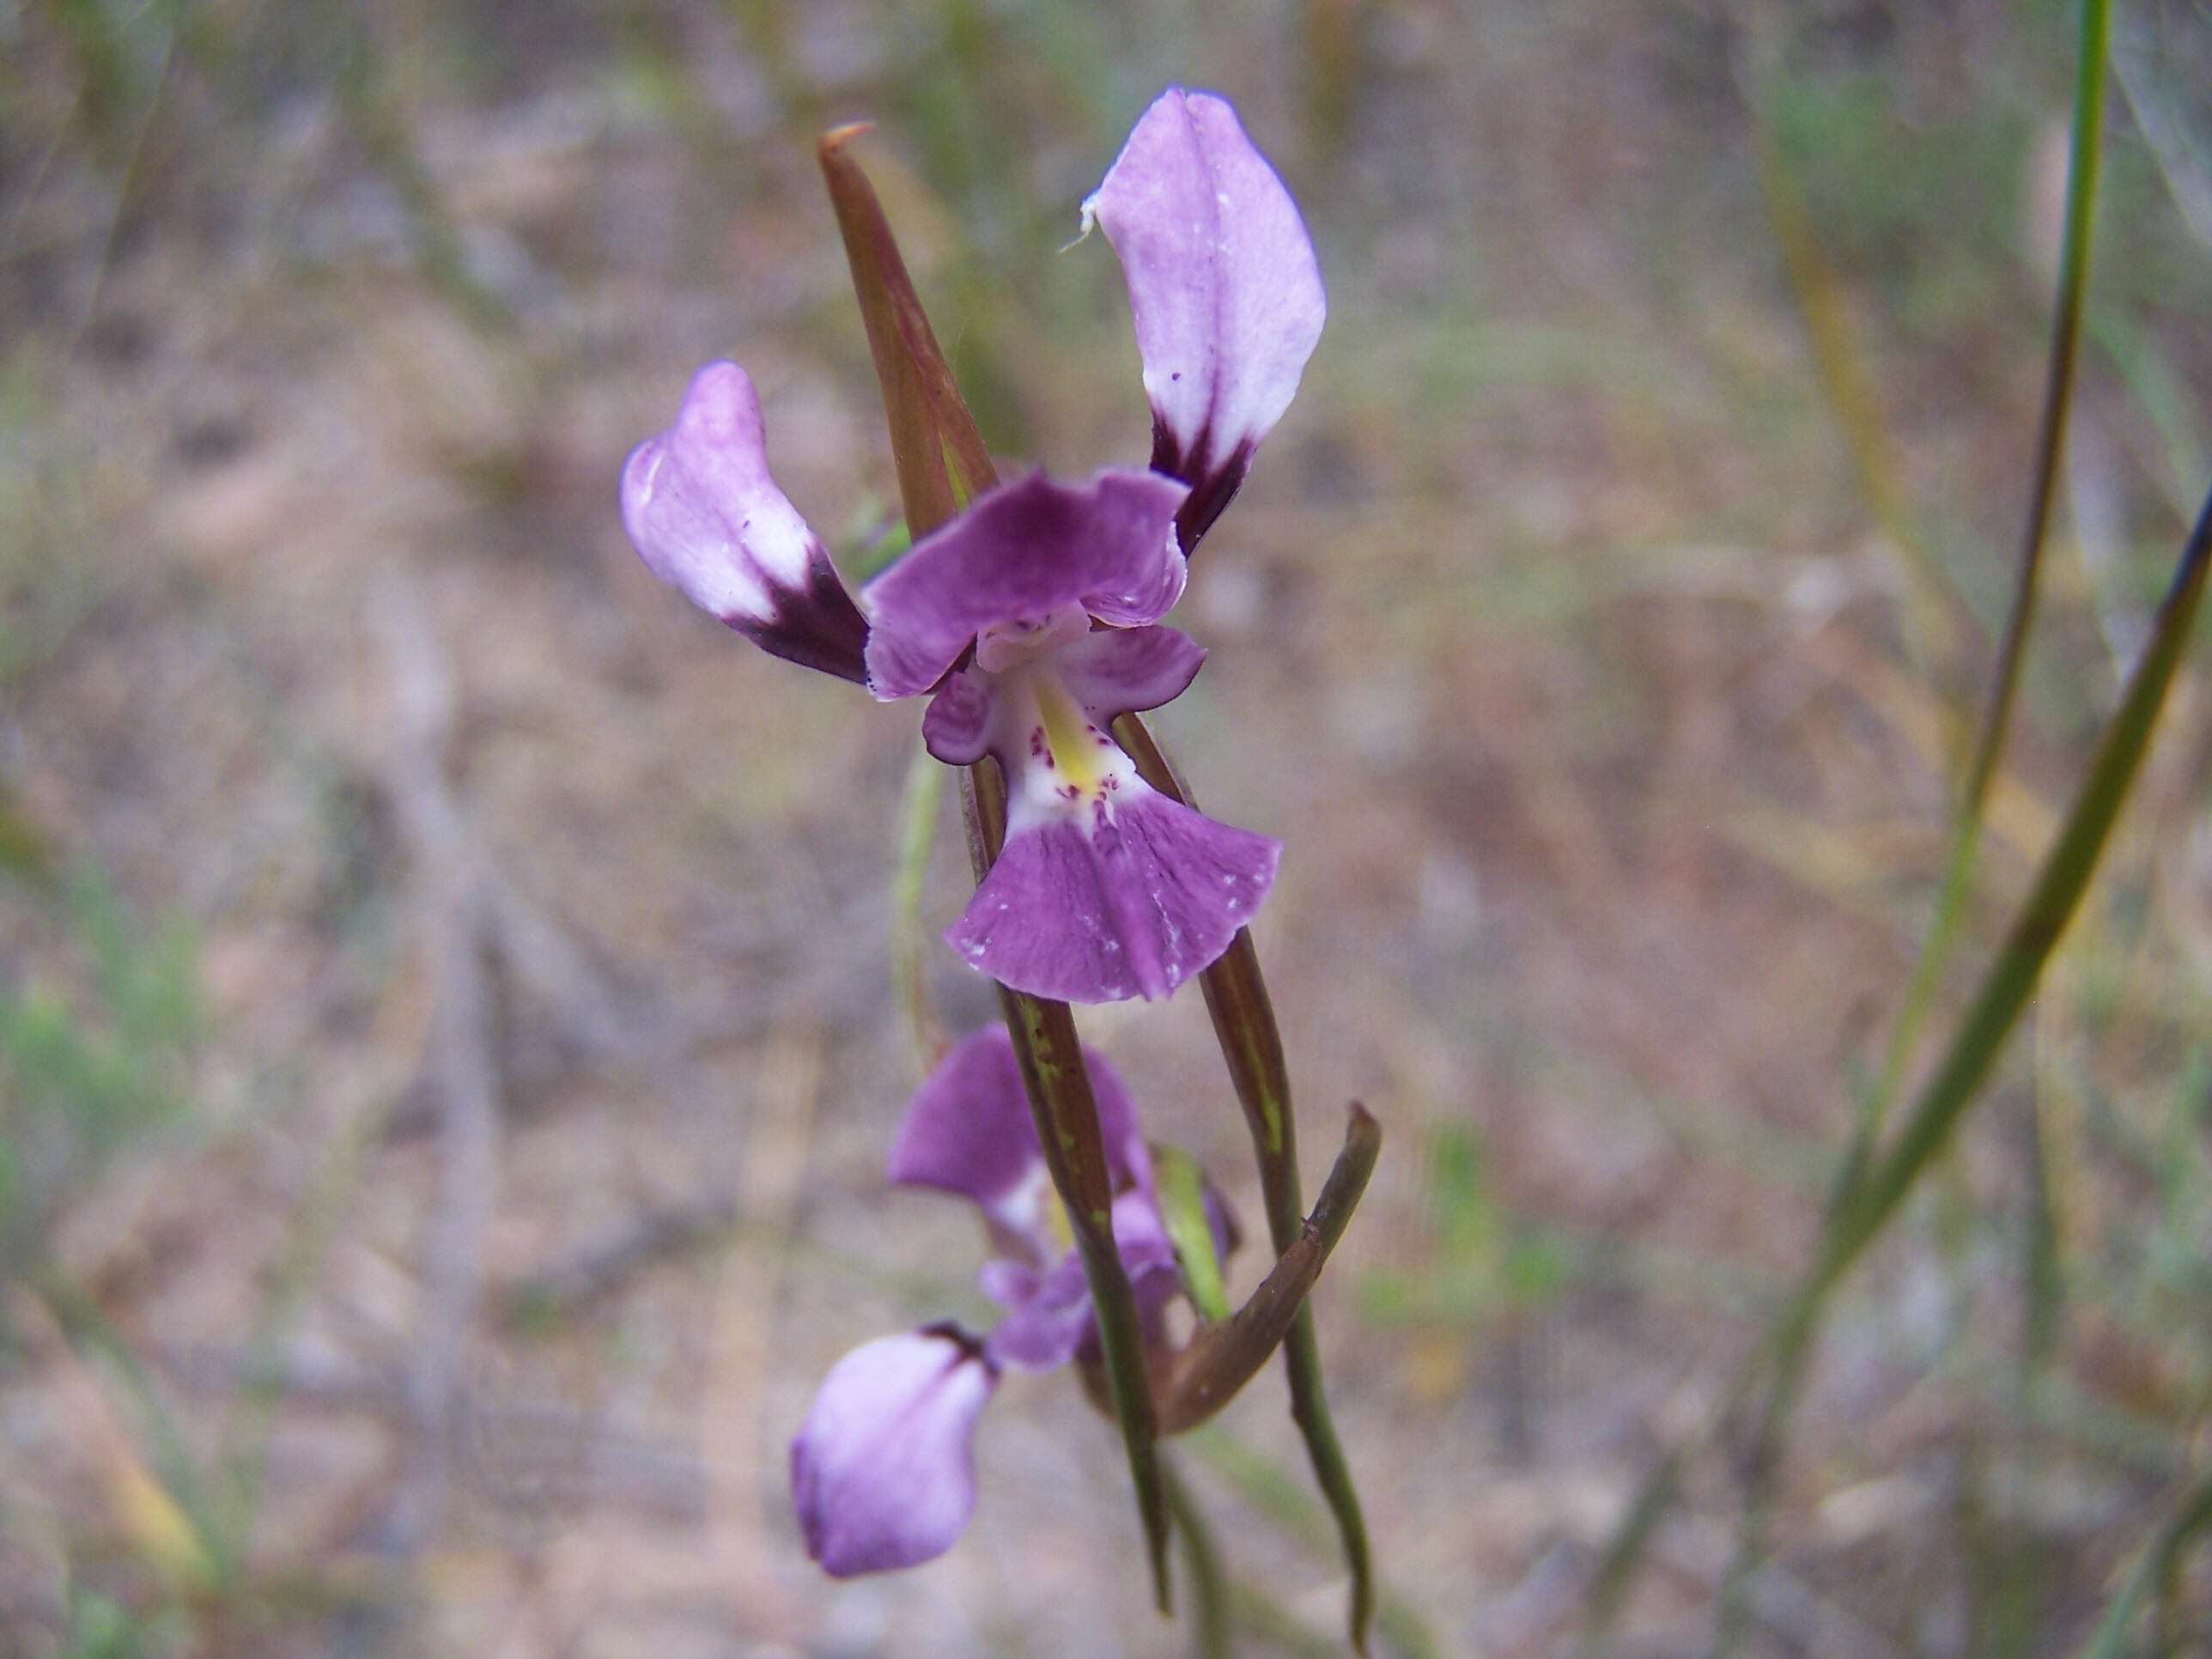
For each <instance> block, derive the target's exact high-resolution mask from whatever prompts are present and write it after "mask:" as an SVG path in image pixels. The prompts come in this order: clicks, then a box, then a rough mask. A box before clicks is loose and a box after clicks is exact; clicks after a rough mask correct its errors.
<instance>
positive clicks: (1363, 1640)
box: [1114, 714, 1375, 1653]
mask: <svg viewBox="0 0 2212 1659" xmlns="http://www.w3.org/2000/svg"><path fill="white" fill-rule="evenodd" d="M1114 735H1115V737H1116V738H1119V739H1120V741H1121V746H1122V747H1123V748H1124V749H1126V750H1128V752H1129V756H1130V758H1131V759H1133V760H1134V761H1135V762H1136V763H1137V771H1138V774H1139V775H1140V776H1141V777H1142V778H1143V779H1144V780H1145V781H1146V783H1148V784H1150V785H1152V787H1153V788H1155V789H1157V790H1158V791H1159V792H1160V793H1162V794H1164V795H1168V796H1170V797H1171V798H1173V799H1176V800H1179V801H1182V803H1183V804H1184V805H1194V802H1192V800H1191V798H1190V794H1189V792H1188V790H1187V789H1185V788H1184V787H1183V785H1182V780H1181V779H1180V778H1179V777H1178V776H1177V775H1176V771H1175V769H1174V768H1173V767H1172V766H1171V765H1170V763H1169V762H1168V759H1167V757H1166V756H1165V755H1164V753H1163V752H1162V751H1161V750H1160V746H1159V744H1158V741H1157V740H1155V738H1153V736H1152V732H1151V730H1150V729H1149V728H1148V727H1147V726H1146V725H1145V723H1144V721H1143V720H1139V718H1138V717H1137V716H1136V715H1134V714H1125V715H1123V716H1122V717H1121V719H1120V720H1116V721H1115V723H1114ZM1199 983H1200V988H1201V989H1202V990H1203V991H1204V992H1205V994H1206V1012H1207V1014H1208V1015H1209V1016H1211V1017H1212V1021H1213V1030H1214V1035H1215V1036H1216V1037H1217V1038H1218V1040H1219V1042H1220V1044H1221V1057H1222V1060H1224V1062H1225V1064H1226V1065H1227V1066H1228V1067H1229V1075H1230V1079H1231V1082H1232V1083H1233V1084H1234V1085H1235V1087H1236V1091H1237V1104H1238V1105H1240V1106H1241V1107H1243V1111H1244V1121H1245V1126H1246V1127H1247V1128H1248V1129H1249V1131H1250V1133H1251V1136H1252V1151H1253V1153H1254V1156H1255V1158H1256V1159H1257V1161H1258V1164H1259V1167H1260V1193H1261V1201H1262V1202H1263V1204H1264V1205H1265V1206H1266V1208H1267V1235H1268V1237H1269V1239H1270V1240H1271V1242H1272V1243H1273V1245H1274V1249H1275V1254H1276V1255H1278V1256H1280V1255H1283V1254H1284V1252H1285V1251H1287V1250H1288V1249H1290V1248H1291V1245H1292V1244H1293V1243H1296V1242H1297V1237H1298V1231H1299V1229H1300V1227H1301V1226H1302V1225H1303V1224H1304V1219H1305V1217H1304V1198H1303V1197H1302V1196H1301V1194H1300V1192H1299V1181H1298V1150H1297V1121H1296V1119H1295V1118H1294V1117H1293V1115H1292V1113H1291V1079H1290V1067H1289V1065H1288V1064H1287V1062H1286V1061H1285V1060H1284V1057H1283V1037H1282V1032H1281V1030H1280V1029H1279V1027H1278V1026H1277V1025H1276V1024H1275V1010H1274V1005H1273V1003H1272V1002H1271V1001H1270V1000H1268V996H1267V981H1266V980H1264V979H1263V978H1262V977H1261V974H1260V957H1259V953H1258V951H1255V950H1254V948H1253V945H1252V934H1251V931H1250V930H1249V928H1241V929H1239V930H1238V932H1237V938H1236V939H1235V941H1234V942H1233V943H1231V945H1230V947H1229V949H1228V951H1226V952H1225V954H1224V955H1223V956H1222V957H1221V959H1220V960H1219V961H1218V962H1217V963H1214V964H1213V965H1212V967H1211V968H1208V969H1206V971H1205V973H1204V974H1202V975H1200V979H1199ZM1283 1369H1284V1371H1285V1375H1286V1376H1287V1377H1288V1379H1289V1382H1290V1389H1291V1420H1292V1421H1293V1422H1295V1423H1296V1424H1297V1428H1298V1432H1299V1434H1300V1435H1301V1436H1302V1437H1304V1441H1305V1445H1306V1456H1307V1458H1308V1460H1309V1461H1310V1462H1311V1463H1312V1465H1313V1471H1314V1479H1315V1480H1316V1483H1317V1484H1318V1485H1319V1486H1320V1487H1321V1490H1322V1497H1323V1498H1326V1499H1327V1500H1328V1507H1329V1512H1330V1513H1331V1514H1332V1515H1334V1516H1335V1518H1336V1529H1337V1535H1338V1538H1339V1540H1340V1541H1341V1543H1342V1545H1343V1548H1344V1559H1345V1565H1346V1567H1347V1568H1348V1569H1349V1571H1350V1573H1351V1577H1352V1607H1351V1612H1350V1617H1349V1628H1350V1632H1351V1637H1352V1646H1353V1647H1354V1648H1355V1649H1357V1650H1358V1651H1359V1652H1361V1653H1364V1652H1366V1651H1367V1632H1368V1628H1369V1626H1370V1625H1371V1624H1372V1622H1373V1620H1374V1616H1375V1568H1374V1559H1373V1553H1372V1550H1371V1547H1370V1544H1369V1542H1368V1537H1367V1520H1366V1516H1364V1514H1363V1513H1362V1512H1361V1510H1360V1504H1359V1489H1358V1486H1356V1485H1355V1484H1354V1483H1353V1481H1352V1466H1351V1464H1350V1463H1349V1462H1346V1458H1345V1455H1344V1445H1343V1443H1342V1442H1341V1441H1340V1440H1339V1439H1338V1438H1337V1433H1336V1425H1335V1422H1334V1419H1332V1418H1331V1417H1330V1415H1329V1410H1328V1394H1327V1392H1326V1390H1325V1389H1324V1388H1323V1386H1322V1374H1321V1345H1320V1342H1319V1340H1318V1339H1317V1338H1316V1334H1315V1331H1314V1318H1313V1310H1312V1309H1311V1308H1310V1307H1309V1306H1305V1305H1304V1304H1301V1305H1300V1307H1299V1309H1298V1311H1297V1316H1295V1317H1294V1318H1293V1319H1292V1320H1291V1328H1290V1332H1289V1334H1288V1335H1287V1336H1285V1338H1284V1340H1283Z"/></svg>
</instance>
